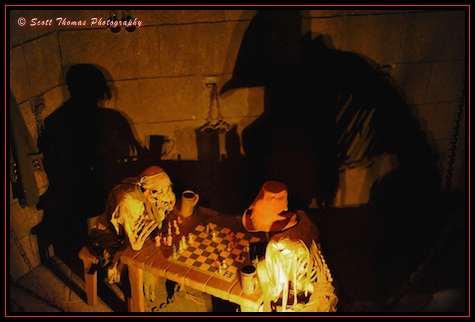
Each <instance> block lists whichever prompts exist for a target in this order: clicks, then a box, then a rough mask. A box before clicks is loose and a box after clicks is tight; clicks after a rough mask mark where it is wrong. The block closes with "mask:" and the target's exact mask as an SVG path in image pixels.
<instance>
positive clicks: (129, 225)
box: [111, 192, 157, 251]
mask: <svg viewBox="0 0 475 322" xmlns="http://www.w3.org/2000/svg"><path fill="white" fill-rule="evenodd" d="M144 209H145V207H144V204H143V203H142V202H141V201H139V200H136V199H134V198H132V196H131V195H130V194H128V193H125V192H124V193H122V195H121V199H120V201H119V203H118V204H117V207H116V208H115V210H114V212H113V213H112V218H111V223H112V224H113V225H114V228H115V230H116V231H119V229H120V228H119V225H122V226H123V227H124V230H125V233H126V234H127V238H128V239H129V242H130V246H131V247H132V249H133V250H135V251H138V250H140V249H142V247H143V244H144V242H145V240H146V239H147V238H148V236H150V234H151V233H152V231H153V230H154V229H155V228H157V223H156V222H155V220H153V219H151V218H149V216H148V214H145V212H144Z"/></svg>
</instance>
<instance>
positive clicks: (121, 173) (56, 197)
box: [33, 64, 148, 276]
mask: <svg viewBox="0 0 475 322" xmlns="http://www.w3.org/2000/svg"><path fill="white" fill-rule="evenodd" d="M105 75H108V74H107V71H105V70H103V69H102V68H101V67H99V66H95V65H92V64H77V65H73V66H71V67H70V68H69V69H68V71H67V74H66V81H67V87H68V90H69V93H70V98H69V99H68V100H67V101H66V102H64V104H62V105H61V106H60V107H58V108H57V109H56V110H55V111H54V112H52V113H51V114H50V115H49V116H48V117H47V118H46V119H45V121H44V124H43V128H42V131H41V133H40V135H39V138H38V147H39V149H40V151H41V152H42V153H43V156H44V160H43V162H44V167H45V171H46V172H47V174H48V179H49V186H48V190H47V191H46V193H45V194H44V195H43V196H41V198H40V202H39V204H38V205H37V208H38V209H43V210H44V214H43V220H42V222H41V223H40V224H39V225H38V226H37V227H35V228H34V231H33V232H34V233H36V234H37V236H38V244H39V248H40V257H41V259H42V261H43V262H47V261H48V254H49V253H48V247H49V245H53V248H54V254H55V255H56V256H58V257H59V258H60V259H61V260H62V261H63V262H65V263H66V264H67V265H69V266H70V268H71V269H74V270H76V272H77V273H78V274H79V276H82V266H81V263H80V262H79V259H78V252H79V250H80V249H81V248H82V247H83V246H84V245H85V243H86V241H87V236H88V235H87V219H88V218H91V217H94V216H97V215H99V214H100V213H101V212H102V211H103V210H104V207H105V204H106V198H107V195H108V193H109V191H110V190H111V188H112V187H113V186H114V184H115V183H116V182H118V180H120V179H122V178H123V177H126V176H132V175H136V173H138V172H134V171H130V170H129V169H128V168H125V167H124V166H123V164H124V162H123V161H124V160H127V159H128V158H130V157H131V156H135V157H136V158H140V159H147V158H148V150H147V149H146V148H144V147H142V146H141V144H140V143H139V142H138V141H137V140H136V139H135V137H134V134H133V131H132V129H131V127H130V125H129V123H128V121H127V119H126V118H125V117H124V116H123V115H122V114H121V113H120V112H119V111H117V110H113V109H110V108H105V107H102V106H103V101H104V100H107V99H110V98H111V97H112V95H111V91H110V88H109V85H108V84H107V80H106V76H105ZM129 172H130V173H129Z"/></svg>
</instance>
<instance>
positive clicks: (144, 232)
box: [131, 220, 158, 251]
mask: <svg viewBox="0 0 475 322" xmlns="http://www.w3.org/2000/svg"><path fill="white" fill-rule="evenodd" d="M157 226H158V225H157V222H156V221H155V220H151V221H147V222H145V221H143V222H142V223H141V225H140V227H139V229H138V231H139V232H140V233H139V234H138V235H137V236H136V237H135V240H134V241H131V246H132V249H133V250H135V251H138V250H141V249H142V247H143V244H144V243H145V240H147V238H148V237H149V236H150V234H151V233H152V231H154V229H155V228H157Z"/></svg>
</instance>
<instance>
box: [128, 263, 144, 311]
mask: <svg viewBox="0 0 475 322" xmlns="http://www.w3.org/2000/svg"><path fill="white" fill-rule="evenodd" d="M128 269H129V281H130V292H131V296H132V299H131V301H129V303H128V306H129V307H128V310H129V312H145V296H144V293H143V276H142V273H143V272H142V271H143V270H142V269H141V268H138V267H135V266H132V265H129V267H128Z"/></svg>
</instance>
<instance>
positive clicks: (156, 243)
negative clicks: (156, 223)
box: [155, 235, 162, 247]
mask: <svg viewBox="0 0 475 322" xmlns="http://www.w3.org/2000/svg"><path fill="white" fill-rule="evenodd" d="M161 240H162V237H160V235H157V236H155V246H157V247H160V246H161V245H162V243H161Z"/></svg>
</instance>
